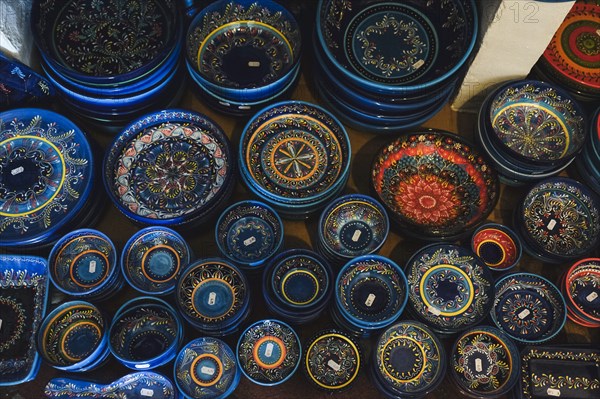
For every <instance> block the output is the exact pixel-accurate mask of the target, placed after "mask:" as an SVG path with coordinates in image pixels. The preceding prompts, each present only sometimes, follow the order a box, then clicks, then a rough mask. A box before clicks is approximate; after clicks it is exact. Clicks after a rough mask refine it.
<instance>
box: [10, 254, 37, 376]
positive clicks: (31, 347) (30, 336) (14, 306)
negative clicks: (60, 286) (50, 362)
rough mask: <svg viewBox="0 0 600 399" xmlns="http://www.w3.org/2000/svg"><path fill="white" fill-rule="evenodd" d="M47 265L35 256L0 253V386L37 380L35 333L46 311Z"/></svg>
mask: <svg viewBox="0 0 600 399" xmlns="http://www.w3.org/2000/svg"><path fill="white" fill-rule="evenodd" d="M48 285H49V281H48V264H47V262H46V260H45V259H43V258H39V257H35V256H19V255H0V315H1V316H0V319H2V329H1V330H0V347H1V348H2V350H1V351H0V386H6V385H17V384H21V383H24V382H27V381H31V380H32V379H34V378H35V377H36V375H37V373H38V370H39V368H40V363H41V358H40V355H39V354H38V352H37V348H36V343H35V334H36V332H37V330H38V328H39V327H40V325H41V323H42V320H43V319H44V315H45V314H46V303H47V301H48Z"/></svg>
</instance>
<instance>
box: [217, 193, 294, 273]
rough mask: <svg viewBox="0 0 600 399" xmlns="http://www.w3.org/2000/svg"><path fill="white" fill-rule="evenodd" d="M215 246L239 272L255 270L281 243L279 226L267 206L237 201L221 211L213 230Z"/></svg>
mask: <svg viewBox="0 0 600 399" xmlns="http://www.w3.org/2000/svg"><path fill="white" fill-rule="evenodd" d="M215 238H216V242H217V246H218V247H219V250H220V251H221V253H222V254H223V255H225V256H226V257H227V258H229V259H230V260H232V261H233V262H235V263H236V264H237V265H239V266H240V267H242V268H247V269H248V270H258V268H260V267H261V266H262V265H263V264H264V262H265V261H267V260H268V259H269V258H270V257H271V256H273V255H274V254H275V253H277V251H279V248H280V247H281V245H282V243H283V222H282V221H281V218H280V217H279V215H278V214H277V212H275V210H274V209H273V208H271V207H270V206H269V205H267V204H265V203H262V202H260V201H241V202H237V203H235V204H233V205H231V206H230V207H229V208H227V209H225V211H223V213H222V214H221V216H220V217H219V219H218V220H217V224H216V226H215Z"/></svg>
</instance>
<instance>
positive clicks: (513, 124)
mask: <svg viewBox="0 0 600 399" xmlns="http://www.w3.org/2000/svg"><path fill="white" fill-rule="evenodd" d="M585 129H586V127H585V113H584V111H583V110H582V109H581V107H580V106H579V104H578V103H577V102H576V101H575V99H573V97H571V95H570V94H569V93H567V92H566V91H564V90H563V89H560V88H559V87H556V86H554V85H551V84H548V83H544V82H540V81H535V80H519V81H511V82H507V83H505V84H503V85H502V86H500V87H499V88H497V89H496V90H494V91H493V92H492V93H491V94H490V95H489V96H488V98H487V99H486V100H485V101H484V102H483V104H482V106H481V109H480V112H479V117H478V134H477V140H478V142H479V144H480V145H481V147H482V149H483V150H484V151H485V152H486V153H487V154H488V155H489V157H490V160H491V162H492V163H493V164H494V166H495V167H496V169H497V170H498V174H499V175H500V178H501V180H502V182H503V183H505V184H509V185H522V184H526V183H530V182H534V181H538V180H541V179H544V178H547V177H550V176H553V175H556V174H558V173H560V172H561V171H562V170H563V169H565V168H566V167H567V166H568V165H569V164H571V163H572V162H573V160H574V159H575V156H576V155H577V154H578V153H579V151H580V150H581V149H582V147H583V144H584V142H585V139H586V130H585Z"/></svg>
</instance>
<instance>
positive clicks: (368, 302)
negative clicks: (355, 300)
mask: <svg viewBox="0 0 600 399" xmlns="http://www.w3.org/2000/svg"><path fill="white" fill-rule="evenodd" d="M375 298H377V297H376V296H375V294H369V296H368V297H367V300H366V301H365V305H366V306H368V307H371V306H373V302H375Z"/></svg>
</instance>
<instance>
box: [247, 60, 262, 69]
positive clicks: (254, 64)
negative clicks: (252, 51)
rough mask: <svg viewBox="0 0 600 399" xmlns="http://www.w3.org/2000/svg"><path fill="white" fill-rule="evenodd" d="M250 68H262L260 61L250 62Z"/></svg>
mask: <svg viewBox="0 0 600 399" xmlns="http://www.w3.org/2000/svg"><path fill="white" fill-rule="evenodd" d="M248 66H249V67H250V68H258V67H260V61H248Z"/></svg>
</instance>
